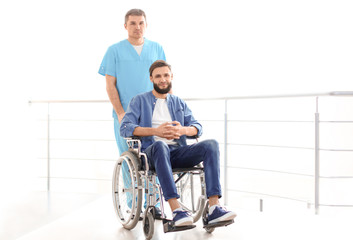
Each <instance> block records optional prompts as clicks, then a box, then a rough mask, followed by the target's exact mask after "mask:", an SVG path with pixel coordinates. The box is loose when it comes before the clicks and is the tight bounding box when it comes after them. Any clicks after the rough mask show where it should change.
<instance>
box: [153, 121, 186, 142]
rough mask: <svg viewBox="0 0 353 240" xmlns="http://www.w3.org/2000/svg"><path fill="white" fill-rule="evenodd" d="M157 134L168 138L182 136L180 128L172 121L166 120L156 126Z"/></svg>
mask: <svg viewBox="0 0 353 240" xmlns="http://www.w3.org/2000/svg"><path fill="white" fill-rule="evenodd" d="M156 135H157V136H158V137H162V138H166V139H168V140H173V139H179V138H180V136H181V134H180V133H179V129H178V128H177V127H176V126H174V125H173V123H172V122H165V123H162V124H161V125H159V126H158V127H157V128H156Z"/></svg>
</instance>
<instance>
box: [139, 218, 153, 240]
mask: <svg viewBox="0 0 353 240" xmlns="http://www.w3.org/2000/svg"><path fill="white" fill-rule="evenodd" d="M142 224H143V233H144V234H145V237H146V240H149V239H151V238H152V236H153V233H154V217H153V214H152V213H151V212H147V213H146V214H145V217H144V218H143V220H142Z"/></svg>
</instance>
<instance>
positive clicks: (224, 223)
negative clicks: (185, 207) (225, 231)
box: [203, 219, 234, 228]
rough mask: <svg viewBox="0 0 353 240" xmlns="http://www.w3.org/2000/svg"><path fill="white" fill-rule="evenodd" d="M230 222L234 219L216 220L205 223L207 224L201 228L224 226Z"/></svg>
mask: <svg viewBox="0 0 353 240" xmlns="http://www.w3.org/2000/svg"><path fill="white" fill-rule="evenodd" d="M232 223H234V219H232V220H228V221H221V222H217V223H211V224H207V225H204V226H203V228H216V227H225V226H228V225H230V224H232Z"/></svg>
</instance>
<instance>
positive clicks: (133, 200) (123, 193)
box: [113, 151, 142, 229]
mask: <svg viewBox="0 0 353 240" xmlns="http://www.w3.org/2000/svg"><path fill="white" fill-rule="evenodd" d="M138 169H139V159H138V157H137V156H136V154H135V153H133V152H132V151H126V152H124V153H123V154H122V155H121V156H120V157H119V159H118V160H117V162H116V164H115V168H114V173H113V203H114V208H115V212H116V214H117V216H118V218H119V220H120V222H121V224H122V225H123V227H124V228H126V229H133V228H134V227H135V226H136V224H137V222H138V221H139V218H140V214H141V205H142V185H141V177H140V173H139V172H138Z"/></svg>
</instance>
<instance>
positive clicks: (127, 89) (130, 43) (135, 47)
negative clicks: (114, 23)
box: [98, 9, 165, 218]
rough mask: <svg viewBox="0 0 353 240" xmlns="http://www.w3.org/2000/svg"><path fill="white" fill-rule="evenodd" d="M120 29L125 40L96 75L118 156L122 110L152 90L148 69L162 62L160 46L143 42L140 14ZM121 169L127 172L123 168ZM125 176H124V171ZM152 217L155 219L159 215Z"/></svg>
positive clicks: (129, 17) (121, 142) (123, 143)
mask: <svg viewBox="0 0 353 240" xmlns="http://www.w3.org/2000/svg"><path fill="white" fill-rule="evenodd" d="M124 27H125V29H126V30H127V34H128V38H127V39H125V40H122V41H120V42H118V43H116V44H114V45H112V46H110V47H109V48H108V50H107V52H106V54H105V56H104V58H103V61H102V63H101V65H100V68H99V71H98V73H99V74H101V75H103V76H105V79H106V89H107V93H108V96H109V99H110V102H111V103H112V105H113V118H114V133H115V139H116V143H117V145H118V149H119V152H120V154H122V153H123V152H125V151H127V150H128V146H127V144H126V141H125V140H124V138H122V137H121V136H120V130H119V129H120V122H121V120H122V119H123V117H124V115H125V110H126V109H127V106H128V105H129V102H130V100H131V99H132V98H133V97H134V96H136V95H137V94H140V93H143V92H147V91H151V90H152V89H153V85H152V83H151V82H150V81H149V74H148V69H149V67H150V66H151V64H152V63H153V62H154V61H156V60H165V54H164V51H163V48H162V46H161V45H159V44H158V43H156V42H152V41H150V40H148V39H146V38H144V35H145V31H146V28H147V22H146V14H145V13H144V11H142V10H141V9H131V10H130V11H128V12H127V13H126V15H125V24H124ZM123 169H127V168H126V167H124V166H123ZM123 171H125V170H123ZM125 174H128V172H127V171H125ZM125 174H124V176H123V178H124V184H125V186H126V187H129V186H130V184H131V183H130V182H129V181H128V179H129V178H128V177H125ZM128 204H129V205H130V207H131V205H132V199H131V198H130V199H128ZM156 215H157V218H159V214H156Z"/></svg>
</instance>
